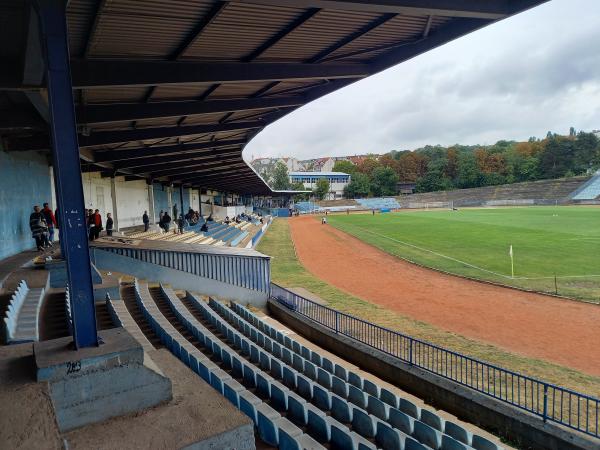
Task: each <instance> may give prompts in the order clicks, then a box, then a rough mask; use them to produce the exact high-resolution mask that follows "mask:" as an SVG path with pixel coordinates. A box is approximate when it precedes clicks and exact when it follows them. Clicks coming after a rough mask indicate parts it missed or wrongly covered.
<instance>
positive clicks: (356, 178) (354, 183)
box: [344, 173, 371, 198]
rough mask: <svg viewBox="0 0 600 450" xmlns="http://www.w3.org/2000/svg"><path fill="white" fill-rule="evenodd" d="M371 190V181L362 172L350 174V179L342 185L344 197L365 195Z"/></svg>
mask: <svg viewBox="0 0 600 450" xmlns="http://www.w3.org/2000/svg"><path fill="white" fill-rule="evenodd" d="M370 190H371V181H370V180H369V177H368V176H367V175H365V174H364V173H356V174H354V175H352V180H350V183H348V184H347V185H346V186H345V187H344V197H346V198H355V197H366V196H367V195H369V192H370Z"/></svg>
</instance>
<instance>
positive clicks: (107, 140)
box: [79, 120, 267, 147]
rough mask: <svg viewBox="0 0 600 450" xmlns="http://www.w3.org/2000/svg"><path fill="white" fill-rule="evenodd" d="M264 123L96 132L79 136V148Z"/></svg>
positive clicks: (258, 125) (209, 131)
mask: <svg viewBox="0 0 600 450" xmlns="http://www.w3.org/2000/svg"><path fill="white" fill-rule="evenodd" d="M266 125H267V124H266V122H263V121H260V120H257V121H251V122H230V123H220V124H210V125H192V126H187V127H158V128H139V129H137V130H117V131H98V132H96V133H92V134H91V135H90V136H83V135H79V146H80V147H91V146H94V145H110V144H120V143H121V142H131V141H144V140H148V139H163V138H172V137H180V136H189V135H193V134H203V133H218V132H221V131H235V130H249V129H253V128H262V127H264V126H266Z"/></svg>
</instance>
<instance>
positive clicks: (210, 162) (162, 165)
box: [115, 153, 243, 176]
mask: <svg viewBox="0 0 600 450" xmlns="http://www.w3.org/2000/svg"><path fill="white" fill-rule="evenodd" d="M241 161H243V160H242V157H241V155H240V154H239V153H236V154H234V155H229V156H220V155H212V156H207V155H205V157H204V158H198V159H194V160H189V161H183V162H182V161H175V162H162V161H159V162H158V163H156V164H153V165H151V166H144V167H140V168H138V169H135V170H133V171H134V172H138V173H142V172H143V173H146V172H152V173H158V172H160V173H161V174H162V173H164V174H165V175H167V173H166V172H167V171H182V170H190V171H191V170H192V169H194V168H195V167H213V166H214V167H218V166H219V164H221V163H239V162H241ZM115 167H116V166H115ZM161 176H163V175H161Z"/></svg>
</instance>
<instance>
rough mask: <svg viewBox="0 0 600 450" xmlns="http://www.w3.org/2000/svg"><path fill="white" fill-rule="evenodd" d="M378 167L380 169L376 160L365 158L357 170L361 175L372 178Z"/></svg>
mask: <svg viewBox="0 0 600 450" xmlns="http://www.w3.org/2000/svg"><path fill="white" fill-rule="evenodd" d="M377 167H380V164H379V162H378V161H377V160H376V159H375V158H365V159H363V160H362V161H361V162H360V163H358V166H357V169H358V171H359V172H360V173H364V174H366V175H369V176H371V174H372V173H373V171H374V170H375V168H377Z"/></svg>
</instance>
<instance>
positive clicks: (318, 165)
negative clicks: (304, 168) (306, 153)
mask: <svg viewBox="0 0 600 450" xmlns="http://www.w3.org/2000/svg"><path fill="white" fill-rule="evenodd" d="M334 165H335V159H333V158H330V157H325V158H318V159H316V160H315V162H314V164H313V170H314V171H315V172H331V171H332V170H333V166H334Z"/></svg>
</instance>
